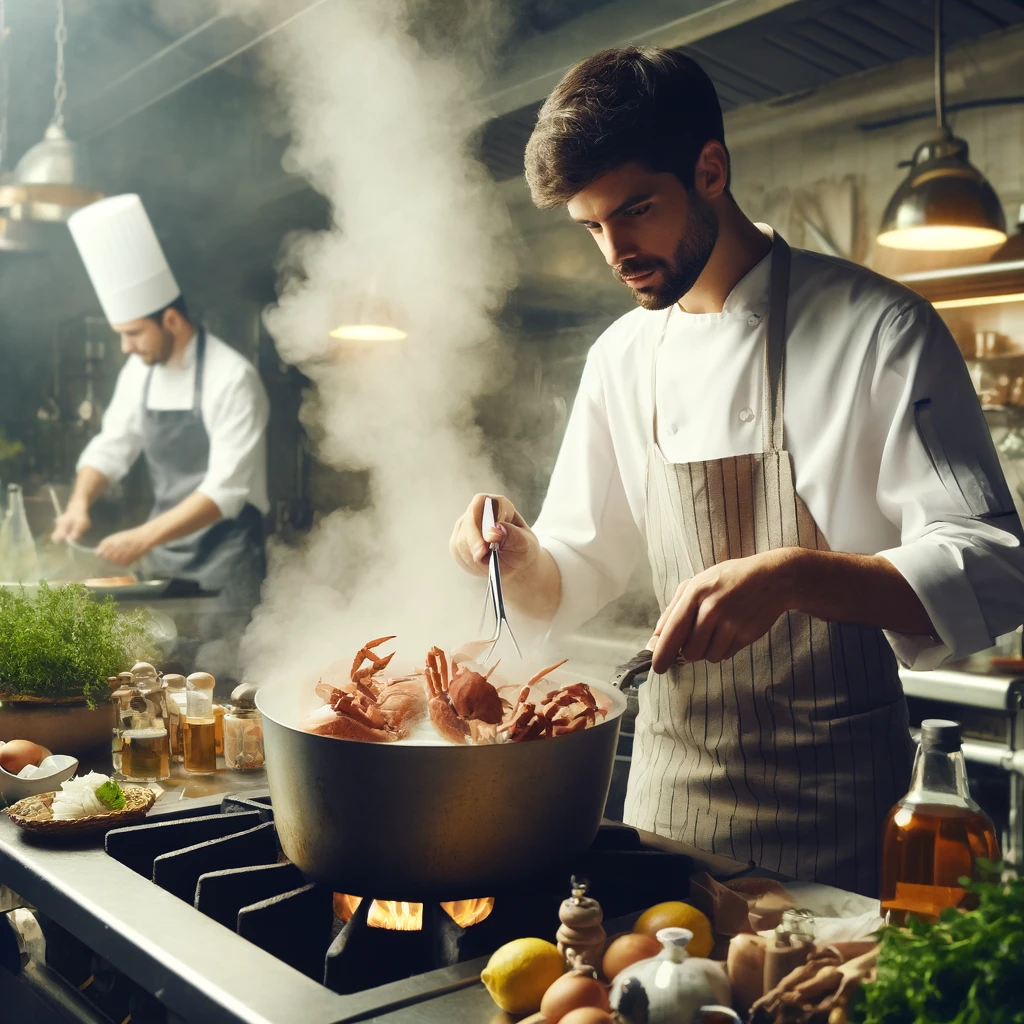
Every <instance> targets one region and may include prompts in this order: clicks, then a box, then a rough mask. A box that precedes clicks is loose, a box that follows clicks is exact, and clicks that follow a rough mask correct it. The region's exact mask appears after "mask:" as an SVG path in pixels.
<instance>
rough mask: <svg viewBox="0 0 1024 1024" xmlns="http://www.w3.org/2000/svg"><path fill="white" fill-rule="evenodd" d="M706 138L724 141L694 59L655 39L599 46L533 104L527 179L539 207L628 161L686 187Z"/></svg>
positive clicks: (710, 86) (716, 108) (714, 99)
mask: <svg viewBox="0 0 1024 1024" xmlns="http://www.w3.org/2000/svg"><path fill="white" fill-rule="evenodd" d="M713 139H714V140H717V141H719V142H721V143H722V145H723V146H724V145H725V128H724V126H723V124H722V107H721V105H720V104H719V102H718V94H717V93H716V92H715V86H714V83H712V81H711V79H710V78H709V77H708V76H707V74H706V72H705V71H704V69H703V68H702V67H701V66H700V65H699V64H698V63H697V62H696V61H695V60H692V59H691V58H690V57H687V56H685V55H684V54H682V53H677V52H676V51H675V50H666V49H662V48H661V47H657V46H624V47H619V48H616V49H611V50H602V51H601V52H600V53H595V54H593V55H592V56H590V57H587V58H586V59H585V60H582V61H580V62H579V63H578V64H577V65H576V66H575V67H573V68H571V69H570V70H569V72H568V73H567V74H566V76H565V77H564V78H563V79H562V80H561V82H559V83H558V85H556V86H555V88H554V91H553V92H552V93H551V95H550V96H548V98H547V100H545V102H544V106H542V107H541V108H540V113H539V115H538V116H537V125H536V127H535V128H534V129H533V134H532V135H531V136H530V141H529V142H528V143H527V145H526V181H527V183H528V184H529V186H530V195H531V196H532V197H533V201H534V203H535V204H536V205H537V206H539V207H540V208H541V209H550V208H552V207H555V206H563V205H564V204H566V203H568V202H569V200H570V199H572V197H573V196H575V195H577V194H578V193H579V192H582V191H583V189H585V188H587V187H588V186H589V185H592V184H593V183H594V182H595V181H597V179H598V178H600V177H601V176H602V175H604V174H607V173H608V172H609V171H612V170H614V169H615V168H616V167H621V166H622V165H623V164H626V163H630V162H631V161H637V162H639V163H641V164H643V165H644V166H646V167H647V168H648V169H649V170H651V171H655V172H664V171H668V172H670V173H672V174H675V175H676V177H678V178H679V180H680V181H681V182H682V183H683V185H684V186H685V187H686V188H687V189H691V188H693V182H694V170H695V168H696V164H697V158H698V157H699V156H700V153H701V150H702V149H703V148H704V146H705V145H706V144H707V143H708V142H710V141H711V140H713Z"/></svg>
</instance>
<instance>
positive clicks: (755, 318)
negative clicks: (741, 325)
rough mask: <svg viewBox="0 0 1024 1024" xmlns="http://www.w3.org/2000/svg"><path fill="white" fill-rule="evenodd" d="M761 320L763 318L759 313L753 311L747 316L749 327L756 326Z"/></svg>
mask: <svg viewBox="0 0 1024 1024" xmlns="http://www.w3.org/2000/svg"><path fill="white" fill-rule="evenodd" d="M760 321H761V318H760V317H759V316H758V315H757V313H751V314H750V316H748V317H747V325H748V326H749V327H753V326H755V325H756V324H758V323H760Z"/></svg>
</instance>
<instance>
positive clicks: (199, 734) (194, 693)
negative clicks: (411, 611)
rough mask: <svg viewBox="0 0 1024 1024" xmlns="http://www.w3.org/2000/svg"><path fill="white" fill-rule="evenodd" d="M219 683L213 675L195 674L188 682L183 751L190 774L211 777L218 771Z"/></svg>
mask: <svg viewBox="0 0 1024 1024" xmlns="http://www.w3.org/2000/svg"><path fill="white" fill-rule="evenodd" d="M216 684H217V682H216V680H215V679H214V678H213V676H211V675H210V673H209V672H193V673H192V675H190V676H189V677H188V679H186V680H185V722H184V725H183V726H182V752H183V754H184V758H185V771H187V772H193V773H195V774H199V775H209V774H210V773H211V772H215V771H216V770H217V737H216V728H217V727H216V722H215V720H214V715H213V688H214V686H216Z"/></svg>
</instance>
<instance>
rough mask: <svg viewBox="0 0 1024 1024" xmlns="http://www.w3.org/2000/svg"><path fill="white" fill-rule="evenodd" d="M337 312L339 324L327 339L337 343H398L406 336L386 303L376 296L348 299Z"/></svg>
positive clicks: (365, 295) (368, 295) (366, 295)
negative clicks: (334, 340) (330, 338)
mask: <svg viewBox="0 0 1024 1024" xmlns="http://www.w3.org/2000/svg"><path fill="white" fill-rule="evenodd" d="M339 312H340V314H341V315H340V317H339V320H340V321H341V322H340V323H339V324H338V326H337V327H335V328H333V329H332V330H331V331H330V336H331V337H332V338H335V339H336V340H338V341H401V340H402V339H403V338H406V337H408V332H407V331H405V330H404V329H403V327H402V326H401V324H399V323H398V321H397V319H396V318H395V315H394V313H393V312H392V309H391V305H390V303H388V302H387V301H386V300H385V299H383V298H381V297H380V296H377V295H373V294H363V295H358V296H352V297H350V298H349V299H348V300H347V301H346V302H344V303H343V304H342V308H341V310H340V311H339Z"/></svg>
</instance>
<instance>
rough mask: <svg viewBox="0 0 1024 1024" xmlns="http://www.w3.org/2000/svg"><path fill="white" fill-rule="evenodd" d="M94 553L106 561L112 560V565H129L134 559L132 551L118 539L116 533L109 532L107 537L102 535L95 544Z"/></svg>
mask: <svg viewBox="0 0 1024 1024" xmlns="http://www.w3.org/2000/svg"><path fill="white" fill-rule="evenodd" d="M96 554H97V555H98V556H99V557H100V558H104V559H106V560H107V561H108V562H113V563H114V565H120V566H122V567H125V566H128V565H131V563H132V562H133V561H134V553H133V552H132V551H131V550H129V549H128V547H127V546H126V545H125V544H123V543H121V542H119V541H118V539H117V534H116V533H115V534H111V535H110V536H109V537H104V538H103V540H101V541H100V542H99V544H98V545H97V546H96Z"/></svg>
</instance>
